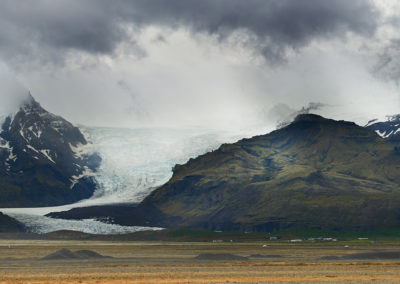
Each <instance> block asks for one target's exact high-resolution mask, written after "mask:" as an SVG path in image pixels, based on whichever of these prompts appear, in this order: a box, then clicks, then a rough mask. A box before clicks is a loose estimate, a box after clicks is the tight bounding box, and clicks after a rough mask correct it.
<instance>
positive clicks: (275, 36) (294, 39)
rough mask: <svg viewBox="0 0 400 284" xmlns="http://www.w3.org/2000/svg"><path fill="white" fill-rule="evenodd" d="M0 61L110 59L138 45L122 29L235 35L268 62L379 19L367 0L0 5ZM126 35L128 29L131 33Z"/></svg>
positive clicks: (40, 0) (65, 0)
mask: <svg viewBox="0 0 400 284" xmlns="http://www.w3.org/2000/svg"><path fill="white" fill-rule="evenodd" d="M0 2H1V9H0V56H1V57H2V58H3V60H4V59H7V60H10V59H14V60H15V59H18V60H19V61H20V62H21V61H22V62H23V61H27V60H28V61H29V60H39V61H49V62H52V63H54V62H55V63H57V62H58V63H60V62H61V63H62V62H63V60H64V59H65V56H66V55H67V54H69V53H70V52H71V51H79V52H84V53H87V54H94V55H96V54H108V55H110V54H111V55H112V54H113V53H114V52H115V50H116V47H117V46H118V45H119V44H120V43H123V42H130V43H133V44H134V43H135V42H134V40H132V37H131V36H132V34H131V33H130V32H128V29H127V27H133V28H134V29H137V30H140V28H143V27H146V26H148V25H158V26H161V27H165V28H169V29H175V28H186V29H188V30H190V31H191V32H194V33H198V32H199V33H206V34H212V35H214V36H216V37H217V38H218V39H219V40H222V41H223V40H224V39H226V38H227V37H229V36H230V35H231V34H232V33H233V32H236V31H242V32H244V33H248V34H251V35H252V37H251V38H252V39H253V40H252V42H250V43H248V44H249V45H251V46H252V47H253V48H255V49H257V51H259V52H260V53H262V54H263V55H264V56H265V57H266V58H267V59H270V60H272V61H274V60H275V61H276V60H280V59H282V58H284V57H285V55H286V51H287V50H289V49H290V50H297V49H299V48H301V47H304V46H306V45H307V44H308V43H309V42H310V41H312V40H315V39H321V38H332V37H334V38H336V37H344V36H345V35H346V32H348V31H350V32H353V33H356V34H360V35H363V36H370V35H372V34H373V33H374V31H375V29H376V26H377V19H378V18H379V13H378V12H377V10H376V8H375V6H374V5H373V4H372V3H371V2H369V1H366V0H352V1H348V0H331V1H321V0H302V1H296V0H291V1H290V0H246V1H243V0H201V1H198V0H169V1H164V0H134V1H128V0H126V1H124V0H113V1H109V0H96V1H95V0H86V1H81V0H58V1H47V0H36V1H29V0H20V1H15V0H0ZM130 30H131V29H130Z"/></svg>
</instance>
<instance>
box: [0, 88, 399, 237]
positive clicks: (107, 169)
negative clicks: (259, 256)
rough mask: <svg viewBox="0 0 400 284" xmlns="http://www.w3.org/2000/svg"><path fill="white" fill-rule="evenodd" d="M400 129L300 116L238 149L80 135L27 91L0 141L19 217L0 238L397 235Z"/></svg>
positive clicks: (207, 136)
mask: <svg viewBox="0 0 400 284" xmlns="http://www.w3.org/2000/svg"><path fill="white" fill-rule="evenodd" d="M397 121H398V117H396V116H394V117H391V118H390V119H389V120H388V121H386V122H378V121H371V122H370V123H369V124H368V125H366V126H365V127H361V126H358V125H356V124H355V123H353V122H347V121H336V120H332V119H327V118H324V117H321V116H318V115H314V114H300V115H298V116H297V117H296V118H295V119H294V121H293V122H292V123H290V124H288V125H287V126H285V127H283V128H280V129H277V130H275V131H272V132H270V133H267V134H263V135H258V136H253V137H251V135H249V136H248V137H251V138H245V139H241V140H239V141H237V140H238V138H239V137H240V136H239V135H237V134H236V136H235V135H232V134H226V133H222V132H221V133H216V132H214V133H212V132H207V131H205V132H204V131H199V130H198V131H197V132H191V131H188V130H187V131H178V130H161V129H154V130H128V129H127V130H122V129H121V130H118V131H116V130H106V129H104V130H102V129H99V130H94V129H92V130H91V129H89V128H82V127H81V128H78V127H75V126H73V125H72V124H71V123H69V122H68V121H66V120H65V119H63V118H61V117H59V116H56V115H53V114H51V113H49V112H47V111H46V110H44V109H43V108H42V107H41V106H40V104H39V103H37V102H36V101H35V100H34V98H33V97H32V96H30V95H29V98H28V99H27V101H26V102H25V103H24V104H23V105H22V106H21V107H20V108H19V109H18V110H16V112H15V113H14V114H12V115H10V116H7V117H6V118H5V120H4V122H3V126H2V132H1V134H0V136H1V139H2V140H1V143H2V147H1V149H0V150H1V157H2V159H3V160H2V168H1V171H0V183H1V184H2V186H1V190H0V196H1V205H2V207H4V208H7V207H8V208H9V209H7V210H5V209H4V210H3V212H5V213H6V214H7V212H8V213H9V214H10V216H11V217H14V218H16V219H17V220H14V219H13V218H10V217H8V216H6V215H2V216H0V217H1V218H2V220H4V221H3V222H2V224H3V226H2V227H1V228H0V230H2V231H32V232H39V233H40V232H51V231H55V230H63V229H69V230H83V231H84V232H87V233H103V234H104V233H105V234H107V233H124V232H133V231H136V230H144V229H146V228H148V229H151V228H154V229H159V228H172V229H182V228H184V229H207V230H217V231H220V230H221V231H265V232H272V231H277V230H281V229H286V228H309V229H328V230H349V231H364V230H377V229H382V228H393V227H397V226H399V225H400V197H399V196H400V195H399V190H400V188H399V185H400V138H398V136H397V134H398V133H399V131H397V128H396V127H398V126H399V125H400V123H397ZM113 131H114V132H113ZM99 133H100V135H99ZM105 133H112V134H105ZM107 135H110V136H109V137H110V138H107V139H106V137H107ZM242 137H243V136H242ZM105 141H106V142H105ZM108 141H110V142H108ZM121 141H125V142H124V143H125V144H124V143H122V142H121ZM224 141H225V142H227V141H229V142H230V144H222V143H223V142H224ZM234 141H237V142H234ZM107 143H108V144H107ZM221 144H222V145H221ZM99 145H103V146H102V147H99ZM219 145H220V146H219ZM96 146H97V147H96ZM104 147H105V148H104ZM107 147H108V148H107ZM131 148H133V149H135V151H127V149H131ZM104 149H108V150H107V151H106V152H105V151H104ZM110 149H111V150H110ZM130 153H136V154H135V155H133V154H130ZM131 155H132V156H131ZM113 158H114V159H113ZM188 158H189V160H187V159H188ZM116 160H118V161H119V162H115V161H116ZM110 161H114V162H110ZM124 161H125V162H124ZM171 169H172V170H171ZM77 201H79V202H78V203H75V202H77ZM63 204H64V206H62V207H59V208H57V207H54V208H53V207H49V208H48V209H46V208H43V210H42V209H41V208H42V207H43V206H57V205H63ZM10 207H19V208H20V209H17V208H16V209H12V208H10ZM24 207H37V208H31V209H29V208H26V209H24ZM0 211H1V210H0ZM15 212H17V213H18V212H23V213H24V212H26V213H24V214H20V213H18V214H16V213H15ZM28 212H43V213H40V214H38V213H35V214H36V215H35V214H34V215H29V214H30V213H28ZM49 212H51V213H49ZM47 213H48V214H47ZM26 214H28V215H26ZM44 214H47V215H46V216H43V215H44ZM57 220H58V221H57Z"/></svg>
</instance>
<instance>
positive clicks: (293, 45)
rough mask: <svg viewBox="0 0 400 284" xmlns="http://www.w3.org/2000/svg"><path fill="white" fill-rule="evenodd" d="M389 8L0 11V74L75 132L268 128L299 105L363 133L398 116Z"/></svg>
mask: <svg viewBox="0 0 400 284" xmlns="http://www.w3.org/2000/svg"><path fill="white" fill-rule="evenodd" d="M399 6H400V5H398V4H397V1H395V0H394V1H392V0H385V1H381V0H371V1H369V0H352V1H348V0H330V1H324V0H168V1H165V0H132V1H129V0H113V1H110V0H85V1H82V0H35V1H30V0H0V62H2V63H4V64H6V65H7V66H8V68H9V69H10V70H12V71H13V73H14V74H15V76H16V77H17V79H18V80H19V81H20V82H22V83H23V85H25V86H27V88H28V89H29V90H30V91H31V93H32V95H33V96H34V97H35V98H37V99H38V101H40V103H41V104H42V105H43V106H44V107H46V109H48V110H50V111H52V112H54V113H57V114H59V115H62V116H64V117H65V118H66V119H69V120H72V122H76V123H81V124H86V125H99V126H113V127H114V126H117V127H131V128H132V127H164V126H167V127H170V126H173V127H185V126H193V125H196V126H201V127H216V128H221V129H226V128H241V129H248V128H249V127H252V126H254V125H257V127H258V126H260V127H261V128H262V127H265V126H266V125H270V126H272V127H276V121H277V120H278V121H282V122H284V121H286V119H285V118H286V116H287V115H289V116H290V115H291V114H293V113H297V112H296V110H299V109H301V108H302V106H307V105H308V104H309V103H310V102H320V103H321V104H324V107H322V108H313V109H312V111H313V112H319V114H322V115H326V116H328V117H332V118H338V119H348V120H354V121H357V122H360V124H363V123H365V122H366V121H368V120H370V119H372V118H375V117H385V116H386V115H387V114H395V113H398V112H400V111H399V109H400V96H399V90H398V82H399V80H398V78H399V77H400V71H399V68H398V66H399V64H398V62H400V59H399V58H400V55H399V52H398V50H399V48H398V47H399V38H400V34H399V32H398V31H399V29H398V25H399V23H400V20H399V19H400V13H397V12H396V11H400V8H399ZM371 71H372V72H371ZM393 82H395V83H393ZM396 84H397V85H396ZM274 106H278V107H276V109H275V110H273V111H272V112H271V113H273V112H274V111H275V112H276V113H275V115H272V117H271V115H269V114H268V113H269V110H270V109H271V108H273V107H274ZM310 111H311V110H310ZM290 117H291V116H290Z"/></svg>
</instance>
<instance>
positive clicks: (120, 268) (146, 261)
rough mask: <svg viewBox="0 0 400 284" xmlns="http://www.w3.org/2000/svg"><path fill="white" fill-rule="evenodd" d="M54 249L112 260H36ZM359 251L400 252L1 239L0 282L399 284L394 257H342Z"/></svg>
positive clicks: (390, 247) (378, 247)
mask: <svg viewBox="0 0 400 284" xmlns="http://www.w3.org/2000/svg"><path fill="white" fill-rule="evenodd" d="M265 245H266V247H265ZM345 245H347V246H349V247H344V246H345ZM263 246H264V247H263ZM61 248H67V249H69V250H71V251H77V250H91V251H94V252H97V253H99V254H102V255H105V256H112V257H113V258H101V259H96V258H88V259H64V260H61V259H52V260H41V258H43V257H45V256H47V255H49V254H51V253H54V252H56V251H57V250H59V249H61ZM364 252H373V253H377V252H390V253H393V252H400V243H398V242H393V241H390V242H389V241H387V242H385V241H382V242H380V243H371V242H335V243H333V242H331V243H322V242H303V243H300V244H298V243H289V242H287V241H285V242H283V241H282V242H279V241H277V242H247V243H246V242H241V243H235V242H232V243H231V242H223V243H212V242H111V241H108V242H101V241H43V240H31V241H29V240H1V241H0V283H12V284H15V283H35V284H36V283H49V284H50V283H115V284H116V283H130V284H133V283H288V282H289V283H290V282H303V283H326V282H329V283H360V282H363V281H375V282H376V283H399V282H400V258H394V259H375V258H373V259H371V258H364V259H363V258H361V259H347V258H343V256H346V255H347V256H349V255H353V254H359V253H364ZM199 256H202V259H198V258H199ZM218 256H219V257H220V258H221V256H222V259H219V258H218ZM238 256H241V257H246V258H247V259H244V260H236V261H235V260H232V259H230V258H231V257H232V258H233V257H238Z"/></svg>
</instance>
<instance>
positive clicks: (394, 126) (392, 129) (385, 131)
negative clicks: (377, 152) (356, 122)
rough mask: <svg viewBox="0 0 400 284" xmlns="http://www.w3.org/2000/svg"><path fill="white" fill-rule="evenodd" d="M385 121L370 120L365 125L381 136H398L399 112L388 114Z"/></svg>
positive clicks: (399, 127) (399, 125) (399, 132)
mask: <svg viewBox="0 0 400 284" xmlns="http://www.w3.org/2000/svg"><path fill="white" fill-rule="evenodd" d="M387 118H388V119H387V120H386V121H377V120H376V119H374V120H371V121H370V122H369V123H368V124H367V125H366V126H365V127H366V128H368V129H371V130H373V131H375V132H376V133H377V134H378V135H380V136H381V137H383V138H388V137H392V136H400V114H397V115H392V116H388V117H387Z"/></svg>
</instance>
